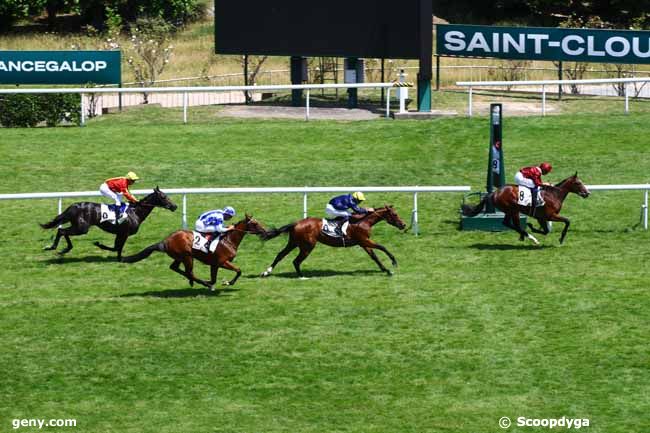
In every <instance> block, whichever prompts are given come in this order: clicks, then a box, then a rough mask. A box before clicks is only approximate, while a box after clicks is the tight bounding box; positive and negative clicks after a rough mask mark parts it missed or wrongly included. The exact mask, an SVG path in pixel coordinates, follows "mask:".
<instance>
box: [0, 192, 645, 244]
mask: <svg viewBox="0 0 650 433" xmlns="http://www.w3.org/2000/svg"><path fill="white" fill-rule="evenodd" d="M649 188H650V186H649ZM350 191H361V192H393V193H411V194H413V211H412V212H411V224H412V228H413V233H414V234H415V235H416V236H417V235H418V234H419V227H418V193H435V192H456V193H458V192H470V191H471V188H470V187H469V186H354V187H307V186H306V187H295V188H292V187H289V188H275V187H272V188H170V189H165V190H164V192H165V194H169V195H173V194H181V195H182V197H183V204H182V209H183V214H182V225H183V228H187V196H188V195H189V194H272V193H274V194H277V193H284V194H287V193H293V194H302V195H303V201H302V203H303V208H302V215H303V218H307V195H308V194H310V193H311V194H313V193H337V192H340V193H343V192H350ZM150 192H151V190H147V189H138V190H133V191H131V193H133V194H138V195H146V194H149V193H150ZM100 196H101V194H100V193H99V191H75V192H42V193H39V192H37V193H24V194H0V200H23V199H24V200H27V199H48V198H49V199H53V198H55V199H58V201H59V206H58V211H59V213H61V212H62V211H63V199H64V198H78V197H100Z"/></svg>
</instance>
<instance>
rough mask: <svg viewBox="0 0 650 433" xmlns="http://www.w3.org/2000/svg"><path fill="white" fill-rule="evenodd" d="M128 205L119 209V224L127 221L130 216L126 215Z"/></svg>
mask: <svg viewBox="0 0 650 433" xmlns="http://www.w3.org/2000/svg"><path fill="white" fill-rule="evenodd" d="M125 208H126V205H125V204H124V203H122V205H121V206H120V207H119V208H118V210H117V215H119V216H117V223H118V224H122V223H123V222H124V221H126V219H127V218H128V215H127V214H126V210H125Z"/></svg>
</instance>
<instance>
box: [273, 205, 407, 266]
mask: <svg viewBox="0 0 650 433" xmlns="http://www.w3.org/2000/svg"><path fill="white" fill-rule="evenodd" d="M353 218H355V219H356V222H354V223H352V222H351V223H350V225H349V226H348V229H347V235H346V236H345V237H343V238H333V237H330V236H327V235H324V234H323V233H322V228H323V220H322V219H321V218H305V219H303V220H300V221H297V222H294V223H291V224H287V225H286V226H284V227H280V228H279V229H274V230H270V231H268V232H266V234H265V235H263V236H262V239H263V240H265V241H266V240H269V239H273V238H274V237H276V236H279V235H280V234H282V233H287V232H288V233H289V242H288V243H287V246H286V247H284V249H283V250H282V251H280V252H279V253H278V255H277V256H276V257H275V260H273V264H272V265H271V266H269V267H268V268H267V269H266V271H264V272H263V273H262V277H268V276H269V275H271V272H273V268H275V266H276V265H277V264H278V263H279V262H280V260H282V259H283V258H284V257H285V256H286V255H287V254H289V253H290V252H291V251H292V250H293V249H295V248H300V253H299V254H298V256H297V257H296V258H295V259H294V260H293V266H294V267H295V268H296V272H297V273H298V276H299V277H300V278H304V276H303V274H302V272H301V271H300V264H301V263H302V262H303V261H304V260H305V259H306V258H307V256H308V255H309V254H310V253H311V252H312V250H313V249H314V247H315V246H316V243H317V242H320V243H322V244H325V245H329V246H330V247H352V246H355V245H359V246H360V247H361V248H363V249H364V250H365V251H366V253H368V255H369V256H370V257H371V258H372V259H373V260H374V261H375V263H377V265H378V266H379V269H381V270H382V271H383V272H386V273H387V274H388V275H393V272H392V271H390V270H389V269H386V267H385V266H384V265H383V264H382V263H381V262H380V261H379V258H377V255H376V254H375V252H374V251H373V250H374V249H378V250H381V251H383V252H384V253H386V255H387V256H388V257H389V258H390V260H391V262H392V264H393V266H397V260H395V256H393V255H392V254H391V253H390V251H388V250H387V249H386V247H384V246H383V245H380V244H378V243H376V242H374V241H372V240H370V234H371V231H372V226H374V225H375V224H377V223H378V222H379V221H386V222H387V223H388V224H390V225H392V226H394V227H397V228H398V229H400V230H403V229H404V227H406V224H404V222H403V221H402V219H401V218H400V217H399V215H397V212H395V209H394V208H393V206H384V207H382V208H379V209H375V211H374V212H371V213H369V214H367V215H365V216H358V215H357V216H353Z"/></svg>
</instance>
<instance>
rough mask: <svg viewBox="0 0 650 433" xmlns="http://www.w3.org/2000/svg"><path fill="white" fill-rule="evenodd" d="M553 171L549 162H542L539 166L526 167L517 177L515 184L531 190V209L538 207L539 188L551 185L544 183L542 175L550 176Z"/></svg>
mask: <svg viewBox="0 0 650 433" xmlns="http://www.w3.org/2000/svg"><path fill="white" fill-rule="evenodd" d="M551 170H553V167H552V166H551V164H549V163H548V162H542V163H541V164H540V165H539V166H535V165H533V166H530V167H524V168H522V169H521V170H519V171H518V172H517V174H516V175H515V183H516V184H517V185H519V186H525V187H527V188H530V190H531V195H532V201H533V202H532V205H531V209H535V208H536V207H537V194H538V193H539V187H540V186H542V185H550V183H548V182H542V175H544V174H548V173H550V172H551Z"/></svg>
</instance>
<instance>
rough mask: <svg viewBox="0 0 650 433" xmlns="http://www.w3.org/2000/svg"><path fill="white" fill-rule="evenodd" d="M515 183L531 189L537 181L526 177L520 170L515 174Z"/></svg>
mask: <svg viewBox="0 0 650 433" xmlns="http://www.w3.org/2000/svg"><path fill="white" fill-rule="evenodd" d="M515 183H516V184H517V185H521V186H526V187H528V188H531V189H532V188H535V182H533V181H532V180H531V179H528V178H527V177H524V175H523V174H521V172H520V171H518V172H517V174H515Z"/></svg>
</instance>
